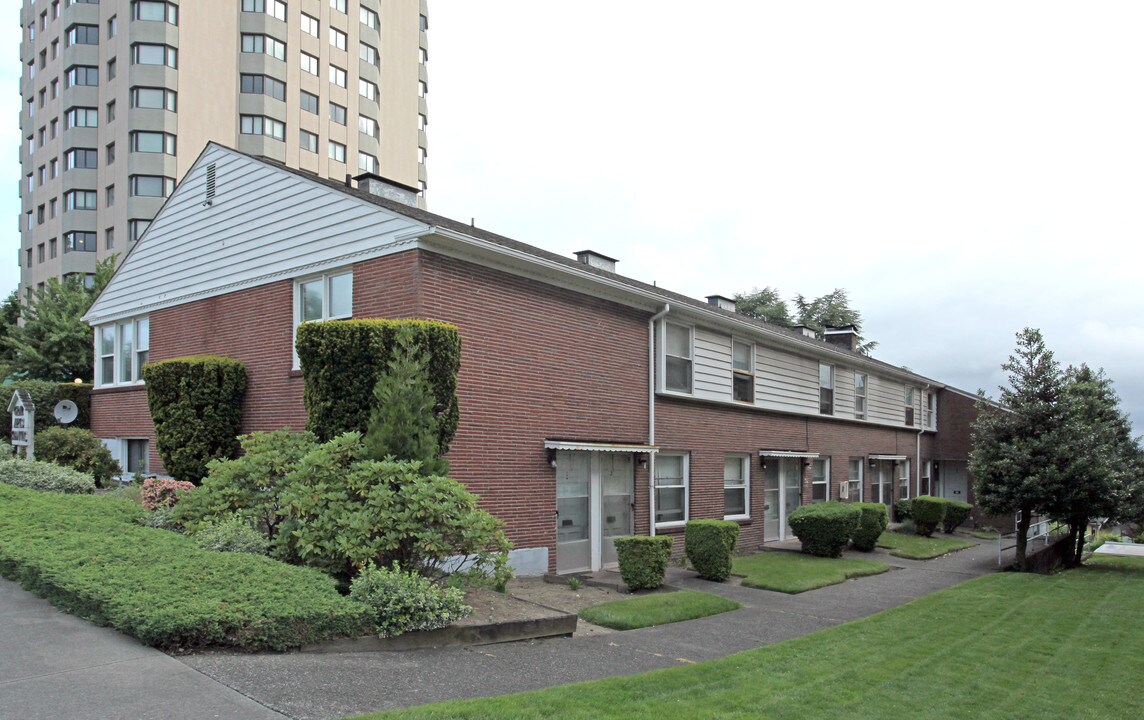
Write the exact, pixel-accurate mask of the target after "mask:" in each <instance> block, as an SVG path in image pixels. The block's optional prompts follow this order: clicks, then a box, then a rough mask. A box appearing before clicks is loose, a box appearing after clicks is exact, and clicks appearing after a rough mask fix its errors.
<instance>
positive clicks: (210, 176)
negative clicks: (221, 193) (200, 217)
mask: <svg viewBox="0 0 1144 720" xmlns="http://www.w3.org/2000/svg"><path fill="white" fill-rule="evenodd" d="M217 181H218V176H217V169H216V167H215V163H211V164H210V165H207V195H206V200H205V201H204V202H203V206H204V207H210V206H211V205H214V199H215V193H216V191H217V187H218V186H217V184H216V183H217Z"/></svg>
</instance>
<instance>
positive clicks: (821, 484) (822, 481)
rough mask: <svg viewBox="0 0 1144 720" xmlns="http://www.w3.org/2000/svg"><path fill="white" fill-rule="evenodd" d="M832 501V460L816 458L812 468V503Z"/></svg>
mask: <svg viewBox="0 0 1144 720" xmlns="http://www.w3.org/2000/svg"><path fill="white" fill-rule="evenodd" d="M829 499H830V458H828V457H820V458H815V459H814V460H813V461H812V462H811V466H810V501H811V502H826V501H827V500H829Z"/></svg>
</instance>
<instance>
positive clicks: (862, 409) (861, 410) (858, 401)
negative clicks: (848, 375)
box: [854, 372, 867, 420]
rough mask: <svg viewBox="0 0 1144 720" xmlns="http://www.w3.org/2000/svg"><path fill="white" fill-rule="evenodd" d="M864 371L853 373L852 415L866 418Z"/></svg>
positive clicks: (861, 418) (865, 381)
mask: <svg viewBox="0 0 1144 720" xmlns="http://www.w3.org/2000/svg"><path fill="white" fill-rule="evenodd" d="M866 384H867V380H866V373H860V372H856V373H854V417H855V418H857V419H858V420H865V419H866Z"/></svg>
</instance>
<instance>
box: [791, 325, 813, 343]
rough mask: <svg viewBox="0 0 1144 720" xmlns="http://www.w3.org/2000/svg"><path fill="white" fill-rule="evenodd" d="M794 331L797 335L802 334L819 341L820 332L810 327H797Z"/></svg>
mask: <svg viewBox="0 0 1144 720" xmlns="http://www.w3.org/2000/svg"><path fill="white" fill-rule="evenodd" d="M792 329H793V330H794V331H795V332H797V333H802V334H803V335H805V336H806V337H808V338H811V339H815V340H817V339H818V331H817V330H815V329H814V328H812V327H811V326H809V325H795V326H794V327H793V328H792Z"/></svg>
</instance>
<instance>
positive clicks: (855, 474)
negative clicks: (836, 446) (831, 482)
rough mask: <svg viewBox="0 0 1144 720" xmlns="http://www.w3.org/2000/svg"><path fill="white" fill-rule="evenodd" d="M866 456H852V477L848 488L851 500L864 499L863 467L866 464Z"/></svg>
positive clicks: (848, 482)
mask: <svg viewBox="0 0 1144 720" xmlns="http://www.w3.org/2000/svg"><path fill="white" fill-rule="evenodd" d="M865 463H866V461H865V459H864V458H860V457H857V458H850V478H849V479H848V480H847V483H846V484H847V486H848V487H847V490H848V491H849V495H850V497H849V500H850V501H851V502H861V501H862V468H863V467H864V466H865Z"/></svg>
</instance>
